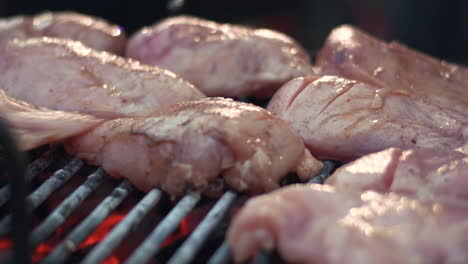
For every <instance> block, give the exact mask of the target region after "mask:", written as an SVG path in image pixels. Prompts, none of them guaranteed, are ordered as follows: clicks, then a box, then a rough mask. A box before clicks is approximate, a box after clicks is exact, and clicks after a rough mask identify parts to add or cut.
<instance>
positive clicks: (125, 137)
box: [66, 98, 322, 197]
mask: <svg viewBox="0 0 468 264" xmlns="http://www.w3.org/2000/svg"><path fill="white" fill-rule="evenodd" d="M66 148H67V150H68V151H69V152H70V153H71V154H73V155H77V156H79V157H81V158H84V159H85V160H86V161H88V162H90V163H91V164H95V165H100V166H102V167H104V169H105V170H106V171H107V172H108V173H110V174H111V175H113V176H115V177H125V178H128V179H129V180H130V181H131V182H132V183H133V184H134V185H135V186H137V187H138V188H139V189H141V190H143V191H147V190H150V189H151V188H153V187H161V188H162V189H163V190H165V191H167V192H168V193H170V194H171V195H172V196H173V197H175V196H178V195H180V194H182V193H183V192H184V191H190V190H200V191H203V192H205V193H207V194H212V195H216V194H219V193H220V192H221V191H222V190H223V188H224V184H225V183H226V184H227V185H229V186H230V187H231V188H234V189H235V190H238V191H245V192H248V193H250V194H258V193H261V192H265V191H270V190H272V189H275V188H277V187H279V184H278V183H279V181H280V180H281V179H282V178H283V177H284V176H286V174H287V173H288V172H290V171H296V172H297V174H298V176H299V177H300V178H301V179H303V180H306V179H309V178H310V177H311V176H313V175H314V174H315V173H316V172H318V170H319V169H320V168H321V166H322V164H321V162H319V161H317V160H315V159H314V158H313V157H312V156H311V155H310V153H309V152H308V151H307V150H306V149H305V147H304V144H303V142H302V140H301V138H300V137H299V136H298V135H297V134H296V133H295V132H294V130H293V129H292V128H291V127H290V126H289V125H288V124H287V123H286V122H284V121H283V120H281V119H279V118H277V117H275V116H274V115H272V114H271V113H269V112H268V111H266V110H264V109H262V108H260V107H257V106H254V105H251V104H246V103H240V102H235V101H232V100H229V99H223V98H209V99H204V100H200V101H190V102H183V103H178V104H175V105H172V106H167V107H163V108H161V110H160V111H158V112H156V113H154V114H153V115H151V116H150V117H146V118H122V119H116V120H113V121H109V122H106V123H104V124H103V125H102V126H100V127H98V128H96V129H94V130H92V131H90V132H89V133H86V134H84V135H81V136H79V137H76V138H74V139H71V140H70V141H69V142H68V143H67V146H66ZM220 175H221V177H219V176H220Z"/></svg>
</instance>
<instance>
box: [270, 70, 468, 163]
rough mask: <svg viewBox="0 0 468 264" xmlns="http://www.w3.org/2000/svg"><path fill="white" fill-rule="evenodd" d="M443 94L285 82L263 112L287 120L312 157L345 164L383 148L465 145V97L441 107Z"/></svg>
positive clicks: (339, 82) (338, 81) (328, 80)
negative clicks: (437, 97) (425, 94)
mask: <svg viewBox="0 0 468 264" xmlns="http://www.w3.org/2000/svg"><path fill="white" fill-rule="evenodd" d="M420 89H421V90H423V89H425V87H420ZM441 89H442V88H441ZM465 90H466V91H467V92H468V89H465ZM444 91H445V90H441V91H440V93H439V99H434V100H433V98H434V97H432V96H429V95H427V96H424V95H422V93H421V92H414V90H413V88H409V86H403V85H402V86H400V87H398V88H396V87H393V86H377V84H371V83H366V82H362V81H355V80H349V79H345V78H341V77H337V76H322V77H317V76H311V77H306V78H297V79H294V80H291V81H290V82H288V83H286V84H285V85H284V86H283V87H282V88H281V89H280V90H279V91H278V92H277V93H276V94H275V95H274V97H273V98H272V99H271V101H270V104H269V105H268V109H269V110H270V111H272V112H274V113H277V114H278V115H279V116H280V117H281V118H283V119H284V120H287V121H288V122H289V123H290V124H291V125H292V126H293V127H294V128H295V129H296V130H297V131H298V133H299V134H300V135H301V137H302V138H303V139H304V142H305V144H306V145H307V148H308V149H309V150H310V152H311V153H312V155H314V156H315V157H318V158H333V159H338V160H342V161H349V160H353V159H355V158H358V157H361V156H363V155H366V154H369V153H373V152H376V151H380V150H383V149H386V148H389V147H399V148H402V149H409V148H415V147H425V148H432V149H439V150H447V151H450V150H454V149H457V148H463V147H464V146H466V144H467V139H468V115H467V114H468V112H467V111H466V110H463V109H465V107H466V106H467V105H464V103H463V102H461V101H462V100H465V99H466V98H468V96H465V98H461V99H459V100H458V99H457V100H453V102H452V105H451V107H448V106H447V107H442V106H441V104H440V102H442V101H443V99H441V98H440V97H444V96H445V95H446V93H445V92H444ZM426 92H427V93H430V92H432V91H429V90H428V91H426ZM458 96H459V97H463V96H464V93H459V94H458ZM449 98H451V95H450V96H447V97H445V99H447V100H449Z"/></svg>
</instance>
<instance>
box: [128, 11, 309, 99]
mask: <svg viewBox="0 0 468 264" xmlns="http://www.w3.org/2000/svg"><path fill="white" fill-rule="evenodd" d="M126 54H127V56H129V57H131V58H135V59H138V60H140V61H141V62H143V63H146V64H150V65H156V66H160V67H162V68H167V69H169V70H171V71H174V72H175V73H177V74H180V76H182V77H183V78H184V79H186V80H187V81H189V82H191V83H193V84H194V85H195V86H197V87H198V88H199V89H200V90H202V91H203V92H204V93H206V94H207V95H208V96H224V97H240V96H250V95H252V96H257V97H267V96H271V95H272V94H273V93H274V92H275V91H276V90H277V89H278V88H279V87H280V86H281V84H283V83H284V82H286V81H289V80H290V79H292V78H294V77H298V76H303V75H307V74H310V73H311V72H312V68H311V65H310V60H309V56H308V55H307V53H306V51H305V50H304V49H303V48H302V47H301V46H300V45H299V44H298V43H296V42H295V41H294V40H293V39H291V38H290V37H288V36H286V35H284V34H282V33H279V32H275V31H272V30H267V29H251V28H247V27H242V26H236V25H230V24H218V23H215V22H212V21H208V20H203V19H199V18H195V17H187V16H178V17H172V18H169V19H166V20H163V21H162V22H160V23H158V24H156V25H154V26H152V27H145V28H143V29H142V30H140V31H139V32H138V33H136V34H135V35H134V36H132V37H131V39H130V40H129V43H128V46H127V53H126Z"/></svg>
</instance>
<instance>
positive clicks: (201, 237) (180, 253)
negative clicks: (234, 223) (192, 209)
mask: <svg viewBox="0 0 468 264" xmlns="http://www.w3.org/2000/svg"><path fill="white" fill-rule="evenodd" d="M236 197H237V195H236V193H234V192H232V191H227V192H226V193H225V194H224V195H223V196H222V197H221V198H220V199H219V200H218V202H216V205H215V206H214V207H213V208H212V209H211V210H210V211H209V212H208V215H207V216H206V217H205V218H204V219H203V221H202V222H201V223H200V225H199V226H198V227H197V228H196V229H195V230H194V231H193V233H192V234H191V235H190V236H189V238H187V240H186V241H185V242H184V244H183V245H182V246H181V247H180V248H179V249H178V250H177V251H176V253H175V254H174V256H172V258H171V259H170V260H169V262H168V263H169V264H179V263H180V264H184V263H189V262H190V261H191V260H192V259H193V257H194V256H195V254H196V253H197V252H198V250H199V249H200V248H201V246H202V245H203V243H204V242H205V240H206V239H207V238H208V235H209V234H210V233H211V232H212V231H213V229H214V228H215V227H216V226H218V224H219V222H220V221H221V219H222V218H223V217H224V214H225V213H226V212H227V210H228V209H229V207H230V206H231V204H232V203H233V202H234V200H235V199H236Z"/></svg>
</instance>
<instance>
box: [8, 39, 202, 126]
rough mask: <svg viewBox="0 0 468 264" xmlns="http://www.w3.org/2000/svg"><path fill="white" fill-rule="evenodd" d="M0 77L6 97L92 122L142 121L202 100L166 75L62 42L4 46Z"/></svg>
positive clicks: (32, 41) (21, 42) (16, 42)
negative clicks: (166, 107) (173, 106)
mask: <svg viewBox="0 0 468 264" xmlns="http://www.w3.org/2000/svg"><path fill="white" fill-rule="evenodd" d="M0 72H1V73H2V74H1V75H0V87H1V88H2V89H3V90H4V91H5V92H6V94H7V95H8V96H11V97H13V98H16V99H19V100H23V101H26V102H28V103H30V104H33V105H37V106H41V107H47V108H50V109H55V110H63V111H78V112H80V113H86V114H92V115H95V116H97V117H106V118H108V117H129V116H130V117H133V116H146V115H149V114H151V113H152V112H153V111H155V110H156V109H158V108H160V107H161V106H163V105H168V104H173V103H177V102H181V101H186V100H196V99H201V98H203V97H205V96H204V95H203V93H201V92H200V91H198V89H196V88H195V87H194V86H193V85H191V84H189V83H188V82H186V81H184V80H182V79H181V78H180V77H178V76H176V75H175V74H174V73H172V72H170V71H167V70H163V69H160V68H157V67H152V66H147V65H141V64H139V63H138V62H136V61H132V60H129V59H124V58H121V57H118V56H116V55H113V54H110V53H107V52H103V51H101V52H99V51H96V50H93V49H90V48H88V47H85V46H84V45H83V44H81V43H80V42H77V41H71V40H64V39H55V38H46V37H43V38H33V39H27V40H14V41H11V42H9V44H8V45H7V46H6V47H2V48H0Z"/></svg>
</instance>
